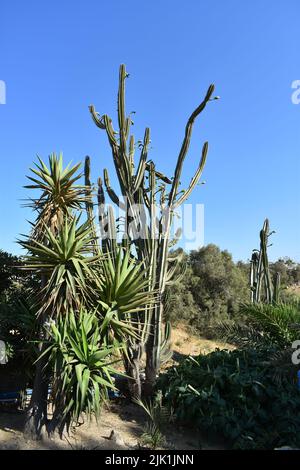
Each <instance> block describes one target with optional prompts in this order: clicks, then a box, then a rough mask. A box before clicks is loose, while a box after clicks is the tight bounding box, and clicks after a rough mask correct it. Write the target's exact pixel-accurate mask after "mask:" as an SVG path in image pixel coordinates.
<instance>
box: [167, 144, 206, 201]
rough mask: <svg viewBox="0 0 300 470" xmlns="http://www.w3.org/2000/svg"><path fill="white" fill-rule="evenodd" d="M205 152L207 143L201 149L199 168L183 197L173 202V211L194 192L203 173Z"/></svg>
mask: <svg viewBox="0 0 300 470" xmlns="http://www.w3.org/2000/svg"><path fill="white" fill-rule="evenodd" d="M207 152H208V142H205V143H204V145H203V148H202V156H201V161H200V164H199V167H198V169H197V171H196V173H195V174H194V176H193V178H192V180H191V182H190V184H189V187H188V189H187V190H186V191H185V192H184V193H183V195H182V196H181V197H180V198H179V199H178V200H177V201H175V202H174V205H173V207H174V209H176V207H178V206H180V205H181V204H183V203H184V201H186V199H187V198H188V197H189V196H190V195H191V193H192V191H193V190H194V188H195V186H196V185H197V183H198V181H199V179H200V177H201V175H202V173H203V170H204V166H205V163H206V157H207Z"/></svg>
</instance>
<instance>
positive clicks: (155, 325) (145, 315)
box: [89, 65, 214, 395]
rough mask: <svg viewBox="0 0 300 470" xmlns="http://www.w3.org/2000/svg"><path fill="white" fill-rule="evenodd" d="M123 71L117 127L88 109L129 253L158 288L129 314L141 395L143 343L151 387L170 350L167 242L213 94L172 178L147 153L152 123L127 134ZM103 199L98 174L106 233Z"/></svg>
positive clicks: (131, 366) (172, 270)
mask: <svg viewBox="0 0 300 470" xmlns="http://www.w3.org/2000/svg"><path fill="white" fill-rule="evenodd" d="M127 76H128V75H127V73H126V69H125V65H121V66H120V72H119V91H118V127H119V130H118V132H116V131H115V130H114V128H113V125H112V120H111V118H110V117H109V116H108V115H106V114H104V115H102V116H101V115H100V114H99V113H97V112H96V111H95V108H94V106H90V107H89V109H90V112H91V115H92V118H93V120H94V123H95V124H96V126H97V127H98V128H99V129H101V130H104V131H105V132H106V134H107V137H108V141H109V144H110V147H111V151H112V156H113V161H114V164H115V169H116V174H117V177H118V181H119V185H120V190H121V194H122V197H123V200H121V199H120V198H119V196H118V195H117V194H118V192H117V191H115V190H114V189H113V188H112V187H111V184H110V179H109V175H108V172H107V170H104V178H103V180H104V185H105V188H106V192H107V194H108V195H109V197H110V199H111V201H112V202H113V203H114V204H116V205H117V206H118V207H120V208H121V209H123V210H124V214H125V216H124V218H125V231H124V234H123V238H124V241H125V240H126V241H127V243H128V244H129V245H130V246H131V247H132V254H133V255H135V256H137V258H138V259H139V260H140V261H142V262H143V263H144V264H145V266H146V267H147V269H148V272H149V285H148V288H149V290H151V291H156V292H157V293H158V301H157V303H156V305H154V306H153V305H151V306H149V308H148V309H146V312H141V313H140V314H137V318H134V320H133V321H134V322H135V323H136V324H138V325H139V330H140V340H139V341H138V342H137V341H135V343H134V340H132V339H131V341H132V344H131V348H130V354H129V357H128V358H127V359H128V360H127V363H126V368H127V372H128V373H129V374H130V375H131V376H132V377H134V378H135V384H136V387H135V392H133V394H135V395H139V394H140V390H141V385H140V382H139V376H140V373H139V372H140V371H139V367H140V359H141V355H142V353H143V351H144V349H146V384H147V385H148V389H150V390H151V388H152V386H153V385H154V383H155V380H156V375H157V373H158V372H159V368H160V365H161V363H162V361H163V360H164V359H167V358H168V357H169V356H170V354H169V352H168V350H169V344H170V325H169V324H164V321H163V317H164V316H163V314H164V304H165V302H166V299H165V288H166V285H167V284H168V283H171V282H173V281H174V276H175V275H176V272H177V271H178V269H177V264H178V261H179V260H178V259H177V258H174V257H171V256H170V254H169V249H170V246H172V244H173V243H174V241H172V240H171V228H172V222H173V217H174V211H175V210H176V208H178V207H179V206H180V205H181V204H183V203H184V202H185V200H186V199H187V198H188V197H189V195H190V194H191V192H192V191H193V189H194V188H195V186H196V185H197V183H198V181H199V179H200V177H201V175H202V172H203V169H204V166H205V161H206V156H207V152H208V143H207V142H205V143H204V145H203V148H202V154H201V159H200V162H199V165H198V168H197V170H196V172H195V174H194V176H193V178H192V179H191V182H190V185H189V187H188V188H187V189H186V190H185V191H180V190H179V189H180V178H181V174H182V169H183V164H184V161H185V158H186V155H187V152H188V149H189V145H190V139H191V135H192V130H193V125H194V122H195V120H196V118H197V117H198V116H199V114H200V113H201V112H202V111H203V110H204V108H205V107H206V105H207V104H208V102H210V101H211V100H212V99H214V98H212V95H213V92H214V85H210V86H209V88H208V90H207V93H206V95H205V97H204V100H203V101H202V102H201V103H200V105H199V106H198V107H197V108H196V109H195V110H194V111H193V113H192V114H191V116H190V117H189V119H188V121H187V124H186V127H185V135H184V139H183V143H182V146H181V149H180V152H179V155H178V158H177V164H176V167H175V171H174V175H173V177H172V178H168V177H166V176H165V175H163V174H162V173H160V172H159V171H158V170H157V169H156V167H155V164H154V163H153V161H151V160H149V159H148V151H149V145H150V129H149V128H146V129H145V133H144V138H143V141H142V142H139V143H138V145H136V144H135V139H134V136H133V135H131V134H130V128H131V125H132V119H131V115H128V116H127V115H126V112H125V80H126V78H127ZM137 148H138V149H139V151H140V155H139V159H138V163H137V165H136V164H135V160H134V155H135V151H136V149H137ZM103 202H104V191H103V186H102V181H101V180H100V181H99V190H98V204H99V220H100V222H101V230H102V231H103V230H104V231H106V234H107V233H108V231H109V230H111V228H110V225H111V224H114V221H113V220H112V217H111V216H110V215H109V214H107V213H105V211H104V209H103V208H101V207H100V206H101V205H102V204H103ZM103 220H107V223H106V224H103ZM108 238H109V240H110V241H109V242H107V241H105V242H104V243H106V244H107V243H108V244H109V245H111V243H113V242H112V241H111V236H109V237H108ZM175 241H176V240H175Z"/></svg>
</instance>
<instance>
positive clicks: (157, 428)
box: [134, 392, 170, 449]
mask: <svg viewBox="0 0 300 470" xmlns="http://www.w3.org/2000/svg"><path fill="white" fill-rule="evenodd" d="M134 402H135V403H137V404H138V405H139V406H141V407H142V408H143V410H144V411H145V412H146V414H147V415H148V418H149V419H148V422H147V424H146V425H145V427H144V432H143V434H142V436H141V443H142V444H143V445H147V446H149V447H151V449H156V448H157V447H161V446H163V445H165V444H166V438H165V436H164V432H163V428H164V427H165V426H166V424H167V423H168V421H169V418H170V412H169V410H168V408H167V407H165V406H163V404H162V394H161V392H158V393H157V394H156V395H155V396H154V398H153V400H152V401H150V402H146V401H143V400H141V399H134Z"/></svg>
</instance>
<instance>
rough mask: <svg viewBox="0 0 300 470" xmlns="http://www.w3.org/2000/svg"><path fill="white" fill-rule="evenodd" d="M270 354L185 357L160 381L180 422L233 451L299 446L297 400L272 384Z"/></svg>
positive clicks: (293, 390)
mask: <svg viewBox="0 0 300 470" xmlns="http://www.w3.org/2000/svg"><path fill="white" fill-rule="evenodd" d="M269 355H270V351H269V350H259V351H255V350H247V351H245V350H244V351H239V350H235V351H230V352H229V351H226V350H223V351H220V350H217V351H215V352H213V353H211V354H208V355H207V356H203V355H200V356H198V357H196V358H191V357H190V358H188V359H186V360H184V361H182V362H181V363H180V364H179V365H178V366H176V367H172V368H171V369H169V370H168V371H167V372H166V373H165V374H162V375H161V376H160V379H159V383H158V387H159V389H161V390H162V392H163V396H164V400H165V402H166V403H167V404H168V405H169V406H170V407H171V406H172V407H173V408H174V410H175V412H176V415H177V417H178V419H179V420H182V421H185V422H188V423H190V424H191V425H193V426H197V427H199V428H200V429H201V430H203V431H206V432H207V431H208V432H212V433H214V434H221V435H223V436H224V437H225V438H226V439H227V440H228V445H229V447H232V448H235V449H237V448H238V449H273V448H274V447H280V446H283V445H289V446H291V447H299V446H300V416H299V409H300V395H299V391H298V389H297V387H296V384H295V383H292V382H291V381H290V380H289V379H287V378H284V379H283V380H282V381H281V383H280V384H278V383H277V382H275V381H274V378H273V371H272V369H271V368H270V366H268V365H267V364H266V360H267V359H268V357H269Z"/></svg>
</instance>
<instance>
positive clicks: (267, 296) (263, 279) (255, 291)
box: [250, 219, 280, 303]
mask: <svg viewBox="0 0 300 470" xmlns="http://www.w3.org/2000/svg"><path fill="white" fill-rule="evenodd" d="M273 233H274V231H272V232H270V225H269V220H268V219H265V221H264V224H263V227H262V229H261V231H260V249H259V250H253V253H252V257H251V261H250V291H251V294H250V296H251V298H250V300H251V302H252V303H256V302H261V301H263V302H265V303H272V302H278V300H279V291H280V273H276V276H275V281H274V285H273V282H272V277H271V273H270V267H269V260H268V246H269V245H268V240H269V237H270V236H271V235H272V234H273Z"/></svg>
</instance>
